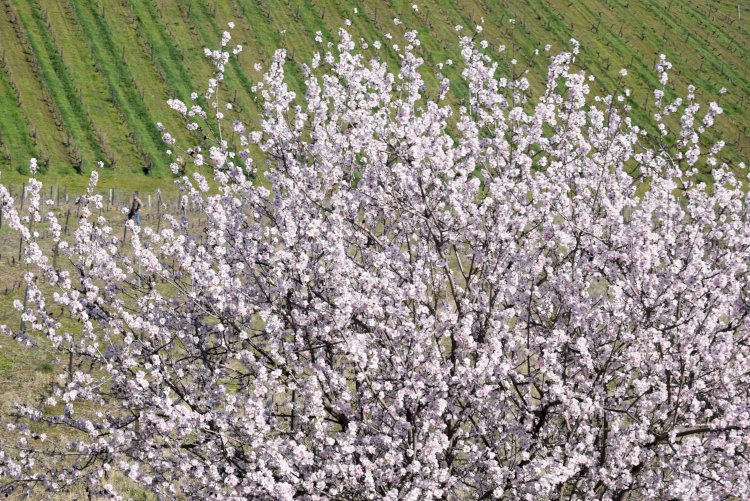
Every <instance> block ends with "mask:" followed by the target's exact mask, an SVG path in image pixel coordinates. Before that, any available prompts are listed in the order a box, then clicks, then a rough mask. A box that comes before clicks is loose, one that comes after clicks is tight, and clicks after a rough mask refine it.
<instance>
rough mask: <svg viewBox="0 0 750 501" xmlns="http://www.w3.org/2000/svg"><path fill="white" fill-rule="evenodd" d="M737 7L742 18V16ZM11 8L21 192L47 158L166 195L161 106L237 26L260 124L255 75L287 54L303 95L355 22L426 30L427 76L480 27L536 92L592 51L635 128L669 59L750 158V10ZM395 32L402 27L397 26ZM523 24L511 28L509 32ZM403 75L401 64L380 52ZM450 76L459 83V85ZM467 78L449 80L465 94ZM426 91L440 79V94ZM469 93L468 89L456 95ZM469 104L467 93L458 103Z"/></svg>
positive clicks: (56, 171) (2, 51)
mask: <svg viewBox="0 0 750 501" xmlns="http://www.w3.org/2000/svg"><path fill="white" fill-rule="evenodd" d="M738 3H739V4H740V5H738ZM412 4H413V2H412V1H411V0H410V1H408V2H405V1H399V0H384V1H377V2H357V1H351V0H253V1H250V0H225V1H211V2H203V1H187V2H185V1H179V0H100V1H88V0H2V6H1V7H0V109H2V113H0V170H2V172H3V177H2V179H3V180H5V181H8V180H10V181H11V182H18V181H19V180H20V179H21V178H22V177H23V174H24V173H25V169H26V165H27V163H28V159H29V158H30V157H31V156H36V157H38V158H39V159H40V160H41V163H42V165H43V167H44V169H45V171H46V173H45V175H44V177H45V178H46V181H47V182H53V183H55V184H62V185H66V186H71V187H75V186H80V185H82V184H83V183H84V182H85V179H84V178H85V176H80V175H79V174H81V173H84V174H85V173H86V172H88V171H90V170H91V169H92V168H93V166H94V165H95V163H96V161H98V160H102V161H104V163H105V166H106V167H105V174H104V175H103V176H102V177H103V181H102V183H103V186H104V187H108V186H118V187H128V188H129V187H132V188H139V187H141V188H145V187H153V186H167V185H169V184H170V181H169V177H170V174H169V171H168V168H167V164H168V161H167V158H166V155H165V153H164V145H163V144H162V143H161V141H160V138H159V134H158V132H157V130H156V128H155V123H156V122H157V121H162V122H164V123H165V124H166V125H167V126H168V127H169V128H170V129H171V130H172V131H173V132H176V133H177V134H176V135H177V138H178V140H182V139H184V138H185V136H184V134H183V133H182V132H180V128H179V126H178V125H177V124H176V122H175V120H174V116H173V115H172V114H171V113H170V111H169V110H168V108H167V106H166V104H165V101H166V100H167V99H168V98H170V97H179V98H181V99H186V98H187V97H188V96H189V94H190V93H191V92H193V91H200V90H201V89H202V88H203V86H204V82H205V81H206V80H207V78H208V76H209V74H210V67H209V65H208V63H207V62H206V61H205V60H204V59H203V56H202V48H203V47H205V46H215V45H216V44H217V42H218V39H219V37H220V33H221V31H222V30H223V29H224V27H225V26H226V23H227V22H228V21H230V20H232V21H235V22H236V24H237V26H236V28H235V30H234V34H233V35H234V39H235V40H236V41H238V42H239V43H242V44H243V45H244V46H245V51H244V52H243V54H242V55H241V57H240V59H239V61H237V62H233V63H232V64H231V66H230V68H229V70H228V72H227V81H226V86H227V89H226V90H227V92H228V93H227V94H225V95H227V96H229V99H231V100H232V101H233V102H234V104H235V106H236V107H237V108H238V109H239V110H241V111H242V113H243V114H244V115H245V116H246V117H248V120H250V121H252V119H253V118H254V117H255V116H257V111H258V110H257V104H256V103H255V102H254V101H253V99H252V98H251V97H250V93H249V90H248V89H249V87H250V86H252V83H253V81H254V80H255V79H257V78H258V76H259V75H258V73H257V72H255V70H254V69H253V64H254V63H256V62H260V63H264V62H267V61H268V60H269V59H270V56H271V54H272V53H273V51H274V49H276V48H278V47H286V48H287V49H288V50H289V54H290V59H291V61H292V62H291V63H290V64H289V66H288V70H289V75H290V78H291V79H292V81H293V82H292V85H293V87H297V88H299V75H300V72H299V69H298V65H299V64H300V63H301V62H303V61H304V60H306V59H307V58H308V57H309V56H310V55H311V53H312V51H313V43H312V42H313V37H314V35H315V33H316V32H317V31H321V32H322V34H323V37H324V39H326V40H333V39H334V37H335V33H336V30H337V28H338V27H340V26H342V25H343V23H344V20H345V19H351V20H352V23H353V26H352V27H351V28H350V29H351V31H352V32H353V33H354V34H355V36H356V37H362V38H364V39H366V40H370V41H372V40H374V39H376V38H378V37H379V36H381V35H379V34H382V33H392V34H393V35H394V36H397V35H398V34H399V33H401V32H403V31H404V29H417V30H418V31H419V32H420V37H421V40H422V42H423V46H424V51H423V56H424V57H425V59H426V60H427V63H428V66H429V63H437V62H440V61H444V60H446V59H448V58H452V59H454V60H458V59H460V58H459V54H458V51H457V43H456V41H457V35H456V32H455V30H454V26H455V25H457V24H461V25H463V26H465V27H467V29H470V28H473V26H475V25H477V24H482V25H483V26H484V29H485V33H484V35H486V38H487V40H488V41H490V42H492V43H493V44H497V45H500V44H503V45H506V46H507V50H506V51H505V52H504V53H503V54H501V55H499V56H498V57H499V59H500V60H501V61H502V62H503V64H504V71H508V72H510V71H511V66H510V63H509V61H510V60H511V59H517V60H518V61H519V65H518V66H516V67H514V68H515V69H516V71H518V69H517V68H529V69H530V74H531V75H532V79H537V80H538V79H539V77H540V76H541V75H542V74H543V71H544V69H545V67H546V64H545V62H546V61H545V59H544V58H543V57H541V56H534V51H535V49H539V48H541V47H542V46H544V45H545V44H546V43H551V44H553V47H554V49H553V50H560V49H563V48H564V47H565V46H566V44H567V41H568V40H569V39H570V38H571V37H575V38H577V39H578V40H580V41H581V43H582V46H583V54H582V58H581V65H582V66H583V67H584V68H586V69H587V70H589V71H591V72H593V73H594V74H595V75H597V77H598V80H597V82H598V85H600V86H601V87H603V88H604V89H606V90H612V89H614V87H615V86H616V85H617V83H616V81H617V74H618V70H619V69H620V68H621V67H625V68H627V69H628V71H629V73H630V76H629V77H628V80H627V84H628V86H630V87H632V88H633V90H634V104H635V106H636V109H635V111H634V114H635V116H636V117H637V118H639V119H640V120H642V122H643V123H647V122H648V114H647V113H646V112H644V111H643V110H644V108H645V106H647V105H648V102H649V99H650V93H649V92H647V89H650V88H652V87H653V86H655V84H656V80H655V76H654V74H653V71H652V68H653V64H654V61H655V58H656V57H657V55H658V53H660V52H664V53H666V55H667V57H668V59H669V60H670V61H672V62H673V63H674V67H675V69H674V72H673V78H672V80H673V81H674V82H676V85H677V87H678V88H684V87H685V86H687V84H688V83H689V82H692V83H694V84H695V85H697V86H698V87H699V89H700V90H701V92H702V94H703V97H704V98H715V97H717V96H718V92H719V89H720V88H721V87H726V88H727V89H728V91H729V92H728V94H727V95H726V96H723V97H722V99H721V105H722V106H723V107H724V109H725V112H726V115H727V117H725V118H724V119H722V120H721V123H720V125H719V130H720V131H721V132H722V133H723V134H724V136H725V139H726V140H727V143H728V146H727V148H726V149H725V152H724V154H725V156H726V158H727V159H729V160H733V161H735V162H737V161H739V160H741V159H745V158H747V157H748V153H750V147H748V144H747V127H748V125H750V115H748V114H747V113H745V104H746V101H747V102H748V103H750V79H749V77H748V75H747V67H748V64H750V48H749V47H750V4H747V3H746V2H738V1H736V0H733V1H728V0H720V1H695V0H690V1H670V0H641V1H635V0H630V1H627V2H616V1H614V0H585V1H569V0H551V1H542V0H523V1H511V0H497V1H490V0H465V1H457V0H429V1H423V2H422V1H420V2H418V9H416V10H415V9H413V7H412ZM395 17H398V18H400V19H401V20H402V21H403V25H400V26H396V25H394V23H393V18H395ZM511 20H513V21H511ZM384 55H385V57H386V58H390V59H391V60H393V58H394V54H393V53H392V52H384ZM451 71H452V72H453V73H452V74H451ZM457 71H458V69H457V68H455V67H454V68H453V69H452V70H450V71H448V72H447V73H448V76H449V77H454V78H453V80H454V81H455V80H457V79H456V78H455V77H456V76H457ZM429 81H430V79H429V78H428V82H429ZM456 85H458V84H456ZM456 91H457V92H458V94H459V95H460V93H461V92H462V91H463V89H461V88H460V87H457V88H456Z"/></svg>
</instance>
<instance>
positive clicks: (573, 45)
mask: <svg viewBox="0 0 750 501" xmlns="http://www.w3.org/2000/svg"><path fill="white" fill-rule="evenodd" d="M477 31H478V32H481V29H478V30H477ZM318 41H319V43H321V46H320V50H321V53H316V54H315V55H314V57H313V58H312V60H311V62H310V63H309V64H307V65H303V67H302V72H303V75H304V85H303V88H304V95H300V94H297V93H295V92H293V91H291V90H290V88H289V87H288V86H287V84H286V83H285V76H284V64H285V63H284V60H285V53H284V51H277V52H276V54H275V56H274V58H273V61H272V62H271V64H270V66H269V68H268V69H267V71H266V73H265V76H264V77H263V78H262V80H260V81H258V82H257V84H256V85H255V86H254V87H253V88H252V89H251V91H252V92H253V93H254V95H255V96H256V98H257V99H258V101H259V102H260V103H262V116H261V118H260V119H259V120H258V122H257V123H256V124H246V123H243V122H242V121H240V120H239V117H236V114H235V111H234V110H232V109H231V106H230V105H229V104H223V103H222V101H221V99H220V95H221V91H220V89H221V87H222V80H223V76H224V68H225V65H226V64H227V63H228V60H229V58H230V57H232V55H231V54H230V52H234V53H235V54H236V53H238V52H239V51H240V50H241V47H239V46H237V47H235V48H234V49H233V50H231V49H230V47H229V42H230V35H229V33H225V34H224V37H223V40H222V43H221V47H220V48H219V49H218V50H208V49H206V54H207V56H208V57H209V58H210V59H211V60H212V62H213V63H214V65H215V67H216V74H215V76H214V78H213V79H211V80H210V83H209V86H208V89H207V91H206V92H205V93H204V94H202V95H197V94H193V95H192V102H190V103H183V102H181V101H178V100H172V101H170V103H169V104H170V106H171V107H172V108H173V109H174V110H176V112H177V113H179V114H180V115H181V116H182V117H183V118H184V121H185V125H186V127H187V129H188V130H190V131H195V133H196V134H197V136H196V137H197V138H198V139H199V140H198V141H197V144H195V145H194V146H192V147H190V148H189V149H185V150H180V149H178V147H177V145H175V146H171V145H173V143H174V142H175V141H174V139H173V138H172V136H171V135H170V134H169V133H168V132H166V131H164V130H163V134H164V136H163V138H164V141H165V142H166V143H168V144H169V145H170V149H172V150H173V151H172V152H171V153H170V154H171V155H172V156H173V158H174V163H173V169H174V170H175V172H180V174H181V175H182V176H183V177H181V178H179V180H178V185H179V187H180V189H181V190H182V197H183V199H184V200H185V202H186V203H191V204H194V205H195V206H196V207H197V208H199V210H200V211H201V212H202V213H203V214H204V215H205V217H206V222H205V225H202V227H201V228H200V229H199V230H196V229H195V228H194V226H190V225H188V221H187V220H186V219H185V218H179V217H178V218H173V217H169V216H168V217H167V221H168V227H166V228H163V229H161V231H159V232H157V231H155V230H154V229H153V228H151V227H148V226H145V227H142V228H141V227H138V226H133V225H132V223H128V225H129V228H130V230H131V236H130V237H129V240H128V242H127V245H124V246H123V245H122V242H120V241H119V239H118V237H117V235H119V232H114V231H113V230H112V228H111V226H110V225H109V223H108V222H107V221H106V220H105V219H104V218H102V217H98V218H97V217H95V216H94V213H95V210H96V208H98V207H100V206H101V204H102V198H101V197H100V196H98V195H96V194H95V185H96V180H97V176H96V173H93V174H92V177H91V184H90V188H89V190H88V192H87V194H86V195H85V196H84V197H83V198H82V202H83V205H84V206H83V208H82V210H81V218H80V221H79V222H78V226H77V229H76V230H75V236H74V238H73V239H71V241H66V240H65V238H64V237H63V236H62V235H61V231H60V224H59V223H58V221H57V219H56V218H55V216H54V214H52V213H45V210H44V209H43V205H42V203H41V201H40V197H41V184H40V182H39V181H38V180H36V179H35V178H33V177H32V179H31V180H30V181H29V184H28V187H27V192H28V194H29V196H30V200H31V203H30V204H29V205H28V207H27V210H26V211H25V212H24V213H23V214H19V213H17V212H16V211H15V210H14V209H13V206H12V199H11V197H10V195H9V193H8V191H7V190H6V189H5V188H0V200H1V201H2V206H3V212H4V217H5V218H6V221H9V223H10V224H11V225H12V226H13V227H14V228H15V229H16V230H18V231H19V232H20V233H21V236H22V238H23V239H24V241H25V260H26V263H28V265H29V269H30V270H34V271H30V272H29V273H28V274H27V275H26V284H27V286H28V294H27V301H26V304H25V305H24V304H23V303H21V302H20V301H19V302H17V303H16V306H17V307H18V309H19V310H22V311H21V312H20V314H21V315H22V318H23V324H22V325H23V328H22V329H19V330H15V329H11V328H8V327H6V328H5V329H4V330H5V332H6V334H8V335H10V336H13V337H15V338H16V339H18V340H19V341H21V342H25V343H27V344H28V345H29V346H31V347H32V348H31V349H34V348H33V347H34V346H38V345H39V346H41V344H42V343H43V342H44V343H47V345H49V343H51V345H52V346H53V347H54V349H56V350H57V351H58V352H59V359H60V367H61V374H60V377H59V378H58V379H56V380H55V384H54V387H53V388H51V389H50V393H49V394H48V395H45V396H44V397H43V398H41V399H40V400H39V405H34V404H33V402H32V403H29V402H26V403H19V404H18V405H17V406H16V408H15V413H16V415H15V416H13V417H12V419H11V417H10V416H6V417H5V420H6V422H7V423H8V429H7V430H5V431H3V432H2V434H0V437H2V438H0V440H1V442H0V447H1V448H0V485H2V489H4V490H5V491H14V490H18V491H20V492H27V491H32V492H37V493H38V492H43V491H44V490H45V489H46V490H47V491H51V492H57V491H59V490H63V489H66V488H74V486H75V485H76V484H79V485H81V486H83V487H80V488H84V487H85V489H86V490H87V491H88V493H89V495H90V496H92V497H95V498H100V497H101V498H109V497H112V498H117V497H118V496H120V494H118V493H117V492H116V491H117V488H116V487H113V485H114V486H117V485H123V482H122V481H119V482H118V481H116V480H117V478H118V475H120V476H126V477H128V478H129V479H130V480H129V481H128V482H130V483H131V484H137V485H138V486H140V488H141V489H143V490H144V491H147V492H151V493H155V494H156V496H157V497H158V498H160V499H173V498H186V499H294V498H299V499H310V500H313V499H321V500H322V499H342V500H343V499H347V500H352V499H413V500H421V499H428V500H429V499H456V500H458V499H561V498H567V499H593V498H597V499H608V500H620V499H727V498H729V497H734V498H736V499H742V498H748V497H750V478H749V473H748V472H750V430H749V428H750V373H749V371H750V345H749V335H750V319H749V318H748V313H749V312H750V297H749V295H750V282H749V280H750V276H749V274H748V264H749V263H750V219H749V217H748V199H747V195H746V192H745V190H744V189H743V183H744V182H745V180H744V179H739V178H738V177H736V172H738V171H740V170H743V169H744V165H740V167H739V169H738V168H734V169H733V168H730V167H729V166H728V165H726V164H724V163H722V162H721V161H720V160H719V157H718V152H719V150H720V149H721V147H722V146H723V143H718V144H716V145H714V146H713V147H712V146H711V145H710V144H708V145H707V144H706V141H705V139H704V138H705V134H704V132H705V130H706V129H708V128H710V127H711V126H712V124H713V122H714V118H715V117H716V116H717V115H718V114H720V113H721V108H720V107H719V105H718V104H717V103H711V104H710V105H709V106H708V107H704V108H701V106H700V105H699V104H698V102H697V101H696V98H695V89H694V88H693V87H689V88H688V89H687V93H686V95H685V96H684V97H683V98H675V97H674V95H675V94H674V92H673V91H671V90H669V89H668V87H667V81H668V70H669V68H670V64H669V63H668V62H667V61H666V60H665V58H664V57H663V56H662V57H661V58H660V60H659V62H658V64H657V66H656V70H655V71H656V73H657V75H658V77H659V80H660V85H661V87H660V88H659V89H657V90H656V91H654V95H655V104H654V106H655V114H654V116H653V122H654V123H655V124H656V127H655V128H654V132H653V133H647V132H646V131H645V129H643V128H641V127H639V126H637V125H636V124H635V123H634V122H633V121H632V120H631V118H629V117H628V111H629V107H628V105H627V103H628V95H629V92H628V91H627V90H626V89H625V87H624V86H625V83H626V80H627V78H626V72H625V71H624V70H623V71H622V72H621V76H620V84H621V86H622V89H621V92H620V93H619V94H616V95H613V96H609V95H608V96H593V95H592V94H593V92H591V89H590V87H589V85H591V83H590V81H591V80H593V78H592V77H590V76H587V75H586V74H585V73H584V72H583V71H580V70H579V69H574V68H575V65H574V63H575V61H576V57H577V54H578V44H577V42H575V41H574V40H571V42H570V50H569V51H568V52H563V53H560V54H558V55H555V56H552V57H550V64H549V69H548V74H547V80H546V85H543V86H542V87H543V88H541V89H540V90H538V91H535V92H532V86H531V85H530V83H529V81H528V79H527V77H526V76H525V75H521V76H516V77H512V78H511V77H507V76H503V72H502V71H501V70H500V69H499V67H498V63H497V62H496V61H497V59H498V58H497V57H495V55H493V54H492V49H489V48H488V47H487V46H488V44H487V43H486V42H484V41H481V34H479V33H476V34H473V36H464V37H462V38H461V39H460V46H461V55H462V59H463V61H462V62H461V68H460V77H459V78H458V79H460V82H449V80H448V79H447V77H445V76H444V75H443V74H441V73H440V72H441V71H442V70H443V69H444V66H443V65H438V67H437V68H436V69H435V70H434V72H430V71H429V70H425V69H423V68H422V65H423V59H422V58H421V57H420V56H419V54H420V49H419V45H420V43H419V39H418V37H417V35H416V33H415V32H406V33H405V35H404V37H403V40H401V41H400V42H401V44H400V47H399V46H395V45H394V46H393V47H392V48H389V49H388V50H389V51H392V53H393V54H396V56H397V58H396V59H397V60H398V62H399V64H398V67H397V68H395V69H394V68H392V67H391V68H389V67H388V65H387V64H386V63H384V62H382V61H381V60H380V57H379V55H380V54H381V52H382V51H384V50H385V49H384V48H383V47H382V46H381V44H380V43H378V42H374V43H366V42H364V41H360V42H355V41H354V40H353V39H352V37H351V36H350V35H349V34H348V33H347V32H346V31H344V30H342V31H340V38H339V40H338V42H337V44H336V45H333V44H331V43H329V44H327V46H326V45H323V44H322V42H321V38H320V36H318ZM392 42H393V41H392V40H391V41H389V43H392ZM542 54H544V53H542ZM446 64H451V62H450V61H449V62H446ZM428 74H429V75H430V77H429V78H428V79H427V80H423V78H427V77H426V75H428ZM456 75H457V76H458V75H459V73H456ZM455 89H463V90H462V91H461V92H463V94H461V95H463V99H461V97H460V96H461V95H456V93H454V92H458V91H455ZM665 91H666V95H665ZM667 96H671V97H670V98H669V99H667ZM162 129H163V128H162ZM253 159H255V161H254V160H253ZM259 160H262V161H263V164H262V165H256V164H257V162H258V161H259ZM190 162H192V163H194V164H195V166H197V167H196V168H195V169H193V168H192V167H191V168H190V169H188V170H189V171H192V170H195V173H194V174H192V175H190V176H188V175H184V170H183V165H184V164H186V163H190ZM704 169H711V170H712V182H711V183H704V182H701V181H700V179H699V172H700V171H701V170H704ZM33 170H34V169H33V165H32V171H33ZM32 221H34V222H40V221H47V222H48V224H49V227H50V228H51V230H52V233H53V235H54V240H55V243H56V245H57V247H58V252H59V254H60V258H59V259H58V260H57V262H58V263H59V266H55V265H53V262H52V259H51V258H50V256H48V255H46V254H45V253H44V252H42V250H41V249H40V246H39V243H38V235H37V234H36V233H35V232H34V230H33V227H31V225H30V222H32ZM58 242H59V243H58ZM63 263H66V264H65V265H63ZM60 311H62V314H60V313H59V312H60ZM45 336H46V338H48V340H45ZM37 349H38V348H37Z"/></svg>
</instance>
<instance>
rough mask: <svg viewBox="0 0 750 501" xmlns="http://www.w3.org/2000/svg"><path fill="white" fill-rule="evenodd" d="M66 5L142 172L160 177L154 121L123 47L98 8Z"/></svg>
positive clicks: (74, 1) (85, 4) (74, 0)
mask: <svg viewBox="0 0 750 501" xmlns="http://www.w3.org/2000/svg"><path fill="white" fill-rule="evenodd" d="M70 3H71V4H72V6H73V9H74V11H75V14H76V17H77V19H78V22H79V24H80V26H81V28H82V29H83V32H84V33H85V34H86V38H87V40H88V41H89V44H90V47H91V49H92V52H93V54H94V57H95V59H96V62H97V65H98V67H99V68H100V69H101V73H102V75H103V76H104V78H105V80H106V82H107V86H108V87H109V93H110V99H111V100H112V101H113V102H115V103H117V106H118V107H119V108H120V110H121V111H122V113H123V115H124V116H125V119H126V121H127V124H128V126H129V128H130V129H131V131H132V132H133V139H134V141H135V142H136V147H137V149H138V152H139V157H140V160H141V162H143V171H144V173H146V174H154V175H157V176H159V175H162V174H163V173H164V171H165V170H166V169H165V168H164V163H165V162H164V160H165V159H164V155H163V154H162V150H163V143H162V141H161V137H160V135H159V132H158V131H157V130H156V127H155V124H156V120H154V119H153V118H152V117H151V113H150V112H149V110H148V108H147V107H146V105H145V104H144V102H143V96H142V95H139V93H138V84H137V82H136V80H135V79H134V77H133V74H132V72H131V71H130V68H129V66H128V64H127V62H126V61H125V60H124V58H123V48H122V47H118V46H117V44H116V43H115V42H114V40H113V39H112V35H111V28H110V27H109V26H108V25H107V22H106V20H105V18H104V15H103V14H102V12H101V11H100V10H99V8H98V6H96V5H92V4H91V3H88V2H79V1H77V0H70Z"/></svg>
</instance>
